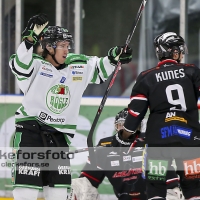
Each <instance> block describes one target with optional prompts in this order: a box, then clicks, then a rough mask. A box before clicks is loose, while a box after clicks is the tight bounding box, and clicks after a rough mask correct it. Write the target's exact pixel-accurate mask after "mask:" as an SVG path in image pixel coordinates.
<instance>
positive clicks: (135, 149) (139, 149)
mask: <svg viewBox="0 0 200 200" xmlns="http://www.w3.org/2000/svg"><path fill="white" fill-rule="evenodd" d="M138 151H143V147H136V148H134V151H133V152H138Z"/></svg>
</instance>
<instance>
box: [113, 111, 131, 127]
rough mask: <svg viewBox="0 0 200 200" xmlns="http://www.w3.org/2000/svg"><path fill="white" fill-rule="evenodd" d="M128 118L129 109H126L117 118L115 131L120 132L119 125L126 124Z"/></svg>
mask: <svg viewBox="0 0 200 200" xmlns="http://www.w3.org/2000/svg"><path fill="white" fill-rule="evenodd" d="M127 116H128V108H124V109H123V110H121V111H120V112H118V113H117V115H116V116H115V122H114V124H115V129H116V130H117V131H118V127H117V126H118V124H124V122H125V120H126V117H127Z"/></svg>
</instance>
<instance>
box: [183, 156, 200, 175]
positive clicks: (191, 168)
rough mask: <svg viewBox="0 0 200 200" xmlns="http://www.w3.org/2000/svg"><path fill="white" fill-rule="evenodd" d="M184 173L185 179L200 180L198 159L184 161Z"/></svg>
mask: <svg viewBox="0 0 200 200" xmlns="http://www.w3.org/2000/svg"><path fill="white" fill-rule="evenodd" d="M183 165H184V173H185V177H186V178H187V179H194V178H200V170H199V168H200V158H196V159H193V160H184V161H183Z"/></svg>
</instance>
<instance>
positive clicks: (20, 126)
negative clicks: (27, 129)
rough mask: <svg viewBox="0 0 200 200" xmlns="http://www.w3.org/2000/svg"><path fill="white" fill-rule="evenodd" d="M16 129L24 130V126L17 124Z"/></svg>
mask: <svg viewBox="0 0 200 200" xmlns="http://www.w3.org/2000/svg"><path fill="white" fill-rule="evenodd" d="M15 127H16V128H24V127H23V126H22V125H20V124H15Z"/></svg>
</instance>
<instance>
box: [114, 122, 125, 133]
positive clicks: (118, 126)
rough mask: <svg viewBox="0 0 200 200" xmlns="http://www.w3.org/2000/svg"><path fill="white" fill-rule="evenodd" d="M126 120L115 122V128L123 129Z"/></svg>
mask: <svg viewBox="0 0 200 200" xmlns="http://www.w3.org/2000/svg"><path fill="white" fill-rule="evenodd" d="M123 126H124V121H119V122H118V123H117V124H115V128H116V130H117V131H119V130H121V129H123Z"/></svg>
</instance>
